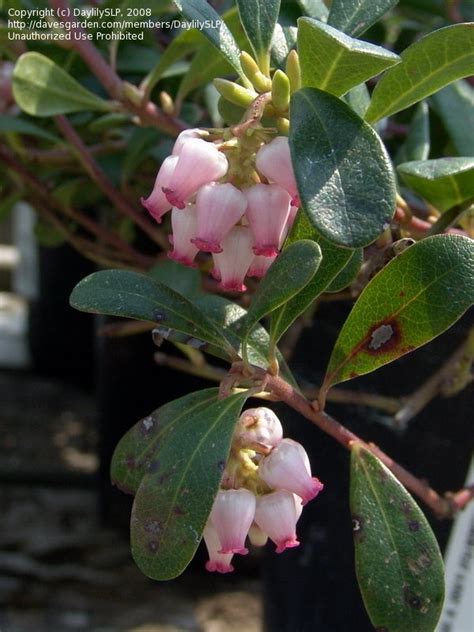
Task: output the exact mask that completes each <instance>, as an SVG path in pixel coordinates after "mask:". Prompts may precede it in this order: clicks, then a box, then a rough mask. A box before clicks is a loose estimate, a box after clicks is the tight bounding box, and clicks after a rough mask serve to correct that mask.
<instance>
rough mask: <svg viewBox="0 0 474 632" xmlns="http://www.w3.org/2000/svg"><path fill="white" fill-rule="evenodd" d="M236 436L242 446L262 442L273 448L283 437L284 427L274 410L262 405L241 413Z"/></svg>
mask: <svg viewBox="0 0 474 632" xmlns="http://www.w3.org/2000/svg"><path fill="white" fill-rule="evenodd" d="M235 438H236V440H237V441H238V442H239V443H240V445H242V446H246V445H251V444H253V443H260V444H262V445H264V446H268V447H270V448H273V447H275V446H277V445H278V444H279V443H280V441H281V440H282V438H283V428H282V426H281V423H280V420H279V419H278V417H277V416H276V415H275V413H274V412H273V410H270V409H269V408H265V407H264V406H261V407H259V408H249V409H248V410H244V412H243V413H242V414H241V415H240V417H239V421H238V422H237V427H236V430H235Z"/></svg>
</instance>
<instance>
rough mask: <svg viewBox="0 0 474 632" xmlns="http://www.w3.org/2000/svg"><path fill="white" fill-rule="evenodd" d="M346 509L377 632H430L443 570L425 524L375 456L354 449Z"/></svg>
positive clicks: (437, 612) (361, 583)
mask: <svg viewBox="0 0 474 632" xmlns="http://www.w3.org/2000/svg"><path fill="white" fill-rule="evenodd" d="M351 452H352V454H351V487H350V506H351V513H352V522H353V534H354V547H355V566H356V574H357V581H358V583H359V587H360V591H361V593H362V598H363V600H364V604H365V607H366V610H367V613H368V615H369V617H370V620H371V622H372V624H373V626H374V628H375V629H376V630H387V631H388V630H390V632H407V630H410V632H433V630H435V628H436V623H437V621H438V619H439V617H440V614H441V608H442V606H443V600H444V568H443V560H442V558H441V553H440V550H439V547H438V544H437V542H436V539H435V537H434V535H433V532H432V530H431V527H430V525H429V524H428V521H427V520H426V518H425V516H424V515H423V513H422V512H421V510H420V508H419V507H418V505H417V504H416V503H415V501H414V500H413V498H412V497H411V496H410V494H409V493H408V492H407V491H406V489H405V488H404V487H403V486H402V485H401V484H400V483H399V481H398V480H397V479H396V478H395V477H394V476H393V474H392V473H391V472H390V470H388V469H387V468H386V467H385V465H383V463H381V461H379V459H377V457H375V456H374V455H373V454H372V453H371V452H369V451H368V450H367V449H365V448H364V447H362V446H361V445H360V444H355V445H354V446H353V448H352V451H351Z"/></svg>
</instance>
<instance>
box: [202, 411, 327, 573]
mask: <svg viewBox="0 0 474 632" xmlns="http://www.w3.org/2000/svg"><path fill="white" fill-rule="evenodd" d="M322 489H323V485H322V483H321V482H320V481H319V480H318V479H317V478H313V477H312V476H311V469H310V464H309V460H308V455H307V454H306V451H305V449H304V448H303V446H301V445H300V444H299V443H297V442H296V441H293V440H292V439H284V438H283V429H282V426H281V423H280V420H279V419H278V417H277V416H276V415H275V413H273V412H272V411H271V410H270V409H268V408H251V409H248V410H246V411H244V412H243V413H242V415H241V416H240V419H239V421H238V424H237V428H236V431H235V434H234V438H233V443H232V449H231V456H230V458H229V461H228V463H227V466H226V469H225V472H224V476H223V478H222V483H221V489H220V490H219V492H218V494H217V497H216V499H215V501H214V505H213V507H212V511H211V514H210V516H209V519H208V521H207V524H206V528H205V529H204V533H203V536H204V541H205V543H206V546H207V550H208V553H209V561H208V562H207V563H206V569H207V570H208V571H217V572H219V573H229V572H232V571H233V570H234V568H233V566H232V564H231V560H232V557H233V556H234V554H236V553H239V554H240V555H246V554H247V553H248V549H247V548H246V546H245V541H246V538H247V535H248V537H249V540H250V542H251V543H252V544H253V545H254V546H263V545H264V544H265V543H266V541H267V539H268V538H270V539H271V540H272V541H273V542H274V543H275V545H276V552H277V553H282V552H283V551H284V550H285V549H287V548H292V547H295V546H298V545H299V542H298V540H297V536H296V523H297V522H298V519H299V517H300V516H301V512H302V506H303V505H305V504H306V503H307V502H308V501H310V500H311V499H312V498H315V497H316V496H317V495H318V494H319V492H320V491H321V490H322Z"/></svg>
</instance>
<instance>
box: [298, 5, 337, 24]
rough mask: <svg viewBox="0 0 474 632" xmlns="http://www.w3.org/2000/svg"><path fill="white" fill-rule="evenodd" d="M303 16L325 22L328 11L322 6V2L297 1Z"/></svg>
mask: <svg viewBox="0 0 474 632" xmlns="http://www.w3.org/2000/svg"><path fill="white" fill-rule="evenodd" d="M298 4H299V5H300V7H301V10H302V11H303V13H304V15H307V16H308V17H309V18H316V19H317V20H321V21H322V22H325V21H326V20H327V17H328V14H329V10H328V8H327V6H326V5H325V4H324V0H298Z"/></svg>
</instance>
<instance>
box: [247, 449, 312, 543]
mask: <svg viewBox="0 0 474 632" xmlns="http://www.w3.org/2000/svg"><path fill="white" fill-rule="evenodd" d="M258 473H259V475H260V477H261V478H262V479H263V480H264V481H265V483H267V485H269V486H270V487H272V488H274V489H286V490H288V491H290V492H294V493H295V494H297V495H298V496H300V498H301V499H302V504H303V505H305V504H306V503H307V502H308V501H310V500H311V499H312V498H315V497H316V496H317V495H318V494H319V492H320V491H321V490H322V489H323V487H324V485H323V484H322V483H321V481H319V480H318V479H317V478H312V477H311V467H310V464H309V459H308V455H307V454H306V450H305V449H304V448H303V446H302V445H301V444H299V443H298V442H297V441H293V440H292V439H283V440H282V441H281V442H280V444H279V445H278V446H277V447H276V448H274V449H273V450H272V451H271V452H270V454H269V455H268V456H266V457H264V458H263V459H262V460H261V462H260V465H259V468H258ZM270 537H271V536H270Z"/></svg>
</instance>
